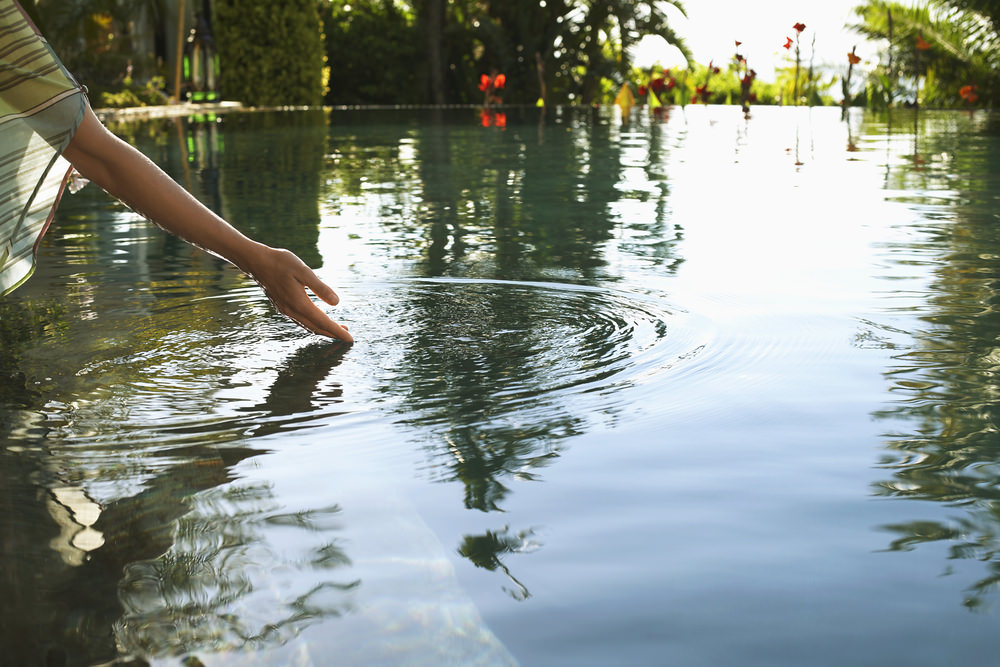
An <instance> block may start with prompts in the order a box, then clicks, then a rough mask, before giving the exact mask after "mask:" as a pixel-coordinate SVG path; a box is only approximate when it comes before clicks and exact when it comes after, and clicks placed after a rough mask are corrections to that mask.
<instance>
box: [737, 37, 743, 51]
mask: <svg viewBox="0 0 1000 667" xmlns="http://www.w3.org/2000/svg"><path fill="white" fill-rule="evenodd" d="M742 43H743V42H741V41H740V40H738V39H737V40H736V48H737V49H738V48H740V44H742Z"/></svg>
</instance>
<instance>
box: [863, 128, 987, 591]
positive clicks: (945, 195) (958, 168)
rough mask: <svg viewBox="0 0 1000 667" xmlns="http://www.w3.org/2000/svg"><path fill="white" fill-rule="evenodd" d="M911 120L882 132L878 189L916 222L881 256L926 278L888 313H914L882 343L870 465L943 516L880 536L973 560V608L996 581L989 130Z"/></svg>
mask: <svg viewBox="0 0 1000 667" xmlns="http://www.w3.org/2000/svg"><path fill="white" fill-rule="evenodd" d="M912 120H913V123H914V127H916V128H917V133H915V134H913V135H912V136H906V135H904V136H902V137H899V136H893V135H891V134H889V132H888V130H889V127H890V126H889V124H888V123H886V124H885V125H884V126H883V127H884V128H885V130H886V134H885V135H884V137H885V138H884V140H885V141H886V143H887V144H890V146H891V148H890V149H889V150H892V149H896V150H897V151H899V152H898V153H895V152H894V153H890V154H891V155H893V159H892V161H891V163H890V167H889V172H888V179H887V183H888V187H889V188H890V190H891V191H895V192H894V195H893V196H894V197H896V198H898V199H900V200H901V201H905V202H907V203H909V204H910V205H911V206H913V207H914V208H918V209H919V211H920V213H921V218H922V220H923V222H922V225H921V227H920V228H918V229H916V230H915V232H916V233H915V234H914V235H913V238H911V239H908V241H907V242H906V243H905V245H904V244H900V245H895V246H891V247H890V248H889V249H888V250H889V252H890V253H892V254H893V255H895V256H896V263H897V264H896V266H898V267H904V266H906V265H909V266H922V267H926V268H927V274H926V275H927V276H928V279H929V282H928V283H927V284H926V285H925V286H921V287H920V288H919V291H916V292H914V294H913V297H912V298H911V299H910V302H909V303H907V304H906V305H905V306H903V307H900V308H897V309H895V312H897V313H901V312H902V311H903V310H904V309H905V310H910V311H911V312H914V313H915V314H916V321H917V325H916V329H915V330H914V331H913V340H912V342H911V343H906V342H903V341H900V340H898V336H891V337H892V338H895V339H896V341H895V342H894V343H892V344H889V343H887V344H886V346H887V347H889V349H893V350H894V355H893V360H894V363H893V367H892V368H891V370H890V371H889V372H888V374H887V377H888V379H889V380H890V382H891V383H892V387H891V389H892V392H893V393H894V394H895V396H896V397H897V398H896V401H895V402H894V403H893V404H892V405H891V407H889V408H887V409H886V410H883V411H880V412H879V413H878V415H879V416H880V417H881V418H883V419H885V420H887V421H892V422H893V423H894V425H896V428H895V429H894V431H893V432H892V433H891V434H890V435H888V436H887V439H886V447H887V451H886V454H885V456H884V457H883V460H882V461H881V465H882V467H883V468H885V469H886V470H887V471H891V476H890V477H889V478H887V479H885V480H883V481H882V482H880V483H879V484H878V486H877V493H878V494H879V495H882V496H887V497H893V498H906V499H913V500H923V501H931V502H934V503H937V504H940V505H942V506H943V507H946V508H949V509H950V510H951V511H952V513H953V514H954V516H952V517H950V518H948V519H942V518H938V517H937V516H935V517H934V518H928V519H921V520H914V521H910V522H905V523H893V524H891V525H886V526H884V529H885V530H887V531H889V532H891V533H893V534H894V535H895V537H894V539H893V541H892V542H891V544H890V546H889V548H890V549H891V550H894V551H906V550H910V549H914V548H916V547H917V546H919V545H921V544H927V543H935V542H941V543H945V544H947V545H949V548H948V558H949V559H950V560H966V559H973V560H976V561H979V562H981V563H982V564H983V565H982V566H983V567H984V568H985V569H986V572H985V573H984V574H982V575H981V576H980V578H979V579H978V580H976V581H975V582H973V583H972V584H971V585H970V586H969V588H968V590H967V591H966V597H965V604H966V605H968V606H969V607H972V608H976V607H979V606H980V605H982V604H984V602H985V597H986V595H987V594H988V593H990V592H991V591H993V590H995V588H996V586H997V584H998V582H1000V492H998V489H1000V437H998V433H1000V430H998V427H1000V400H998V397H1000V382H998V378H1000V348H998V347H997V337H998V335H1000V315H998V312H997V309H996V305H997V304H998V303H1000V272H998V269H997V263H996V258H997V257H1000V231H998V230H1000V228H998V225H997V222H998V220H1000V218H998V216H997V213H996V211H997V210H998V204H1000V200H998V198H997V194H996V193H997V192H1000V151H998V148H1000V132H997V131H996V129H997V126H996V117H995V116H988V115H984V114H977V115H974V116H973V115H969V116H964V115H960V114H948V115H944V116H937V115H935V114H929V113H924V112H922V113H921V114H920V118H917V116H916V114H914V118H913V119H912ZM897 122H899V121H898V119H897ZM991 122H992V123H993V124H994V125H993V126H992V127H993V131H990V130H989V126H988V124H989V123H991ZM874 129H875V128H869V130H868V131H869V132H872V131H873V130H874ZM898 131H899V130H898V129H897V130H896V132H898ZM918 136H919V146H920V150H919V152H918V151H917V148H916V146H917V145H918V141H917V137H918ZM918 156H922V157H919V159H917V158H918ZM911 272H912V271H911ZM884 333H886V336H885V338H889V337H890V335H889V334H888V332H884ZM934 514H935V515H938V514H939V513H938V512H935V513H934Z"/></svg>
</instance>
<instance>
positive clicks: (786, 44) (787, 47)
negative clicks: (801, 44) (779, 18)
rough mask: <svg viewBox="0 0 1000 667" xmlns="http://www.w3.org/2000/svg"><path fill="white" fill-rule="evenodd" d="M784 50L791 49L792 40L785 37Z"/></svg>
mask: <svg viewBox="0 0 1000 667" xmlns="http://www.w3.org/2000/svg"><path fill="white" fill-rule="evenodd" d="M785 48H786V49H790V48H792V38H791V37H785Z"/></svg>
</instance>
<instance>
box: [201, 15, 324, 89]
mask: <svg viewBox="0 0 1000 667" xmlns="http://www.w3.org/2000/svg"><path fill="white" fill-rule="evenodd" d="M212 24H213V25H212V27H213V30H214V32H215V37H216V40H217V43H218V48H219V61H220V62H219V68H220V74H219V79H220V82H219V83H220V88H221V89H222V94H223V96H224V97H225V98H227V99H235V100H239V101H240V102H243V103H244V104H248V105H251V106H298V105H310V106H314V105H319V104H321V103H322V100H323V93H324V65H325V55H324V47H323V33H322V30H321V28H320V21H319V15H318V14H317V11H316V2H315V0H283V1H282V2H273V1H272V0H216V2H215V15H214V17H213V21H212Z"/></svg>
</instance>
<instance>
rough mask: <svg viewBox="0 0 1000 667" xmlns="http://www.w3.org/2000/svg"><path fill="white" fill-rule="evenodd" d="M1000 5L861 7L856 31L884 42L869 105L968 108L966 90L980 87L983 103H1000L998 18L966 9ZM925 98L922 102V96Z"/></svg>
mask: <svg viewBox="0 0 1000 667" xmlns="http://www.w3.org/2000/svg"><path fill="white" fill-rule="evenodd" d="M997 4H1000V3H996V2H993V3H990V2H985V1H982V2H964V1H963V2H953V1H949V2H945V1H944V0H931V1H930V2H928V3H926V4H923V5H916V6H908V5H902V4H899V3H896V2H887V1H886V0H869V1H868V2H867V3H866V4H864V5H861V6H859V7H857V8H855V13H856V14H857V16H858V17H859V18H860V23H858V24H856V25H854V26H853V28H854V30H856V31H857V32H859V33H860V34H862V35H864V36H865V37H867V38H869V39H872V40H876V41H881V42H882V43H883V44H884V47H883V48H884V50H883V53H882V58H881V62H880V64H879V65H878V66H877V67H875V68H874V69H873V70H872V71H871V73H870V76H869V83H868V89H869V91H868V97H869V103H870V104H872V105H874V106H878V105H880V104H885V105H889V104H891V103H892V102H893V100H895V99H898V98H900V97H902V98H905V99H906V100H907V101H908V102H911V103H920V104H923V105H925V106H958V105H961V104H964V103H965V100H963V99H962V98H961V97H960V91H961V90H962V87H963V86H965V85H977V86H978V88H979V90H980V91H981V97H982V98H983V102H985V103H987V104H996V103H997V102H998V101H1000V75H998V74H997V73H998V72H1000V33H998V32H997V28H996V25H997V24H996V18H995V17H996V16H997V15H1000V11H997V10H996V7H994V9H993V11H994V16H993V17H991V16H988V15H983V14H980V13H978V12H977V11H973V10H972V9H963V8H960V7H959V5H965V6H969V7H972V6H973V5H981V6H983V7H985V8H988V5H997ZM918 93H919V97H918Z"/></svg>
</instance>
